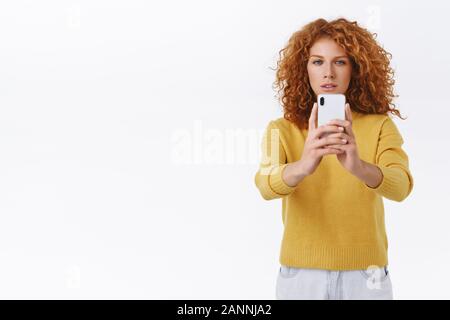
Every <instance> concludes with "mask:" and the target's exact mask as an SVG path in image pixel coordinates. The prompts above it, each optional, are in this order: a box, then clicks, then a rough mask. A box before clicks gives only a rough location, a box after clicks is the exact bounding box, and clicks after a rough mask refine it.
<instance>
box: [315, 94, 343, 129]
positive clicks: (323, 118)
mask: <svg viewBox="0 0 450 320" xmlns="http://www.w3.org/2000/svg"><path fill="white" fill-rule="evenodd" d="M317 107H318V110H317V113H318V117H317V126H318V127H320V126H321V125H324V124H326V123H327V122H328V121H330V120H333V119H340V120H345V95H343V94H341V93H334V94H332V93H329V94H328V93H323V94H319V95H318V96H317ZM329 134H330V133H329V132H326V133H324V134H323V135H322V136H321V138H323V137H326V136H327V135H329Z"/></svg>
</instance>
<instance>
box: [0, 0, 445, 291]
mask: <svg viewBox="0 0 450 320" xmlns="http://www.w3.org/2000/svg"><path fill="white" fill-rule="evenodd" d="M449 9H450V5H449V4H448V2H446V1H424V2H419V1H415V2H414V1H370V2H364V1H321V2H320V3H318V2H314V1H280V0H276V1H275V0H272V1H237V0H234V1H231V0H227V1H206V0H205V1H143V0H142V1H136V0H133V1H131V0H128V1H106V0H105V1H98V0H96V1H93V0H89V1H87V0H86V1H61V0H55V1H2V2H1V4H0V30H1V31H0V56H1V59H0V298H3V299H16V298H19V299H31V298H34V299H35V298H38V299H48V298H57V299H69V298H73V299H79V298H83V299H91V298H94V299H97V298H99V299H110V298H114V299H116V298H123V299H274V298H275V280H276V275H277V272H278V266H279V262H278V258H279V249H280V245H281V236H282V220H281V200H274V201H266V200H264V199H263V198H262V197H261V196H260V194H259V191H258V190H257V188H256V186H255V185H254V180H253V178H254V174H255V172H256V170H257V168H258V162H259V155H260V154H259V148H260V139H261V134H262V130H263V129H264V128H265V126H266V125H267V123H268V121H269V120H272V119H276V118H278V117H281V116H282V109H281V106H280V105H279V103H278V101H277V99H276V98H275V91H274V90H273V89H272V83H273V81H274V79H275V72H274V71H273V70H271V69H270V68H275V66H276V60H277V59H278V51H279V50H281V48H283V47H284V46H285V45H286V42H287V40H288V39H289V37H290V35H291V34H292V33H293V32H295V31H296V30H298V29H299V28H301V27H302V26H303V25H304V24H306V23H308V22H310V21H312V20H313V19H316V18H320V17H323V18H325V19H334V18H337V17H341V16H342V17H346V18H347V19H350V20H357V21H358V22H359V23H360V25H362V26H363V27H366V28H368V29H369V30H370V31H372V32H376V33H377V34H378V37H377V40H378V41H379V43H380V44H382V45H383V46H384V48H385V49H386V50H387V51H388V52H390V53H392V55H393V60H392V66H393V68H394V70H395V72H396V74H395V78H396V87H395V88H396V93H398V94H399V95H400V97H399V98H398V99H397V100H396V106H397V107H398V108H399V109H400V111H401V113H402V115H405V116H407V117H408V119H407V120H406V121H402V120H400V119H398V118H394V119H395V122H396V124H397V125H398V127H399V129H400V131H401V133H402V135H403V137H404V140H405V144H404V149H405V150H406V152H407V153H408V155H409V157H410V168H411V172H412V174H413V177H414V179H415V181H414V182H415V186H414V190H413V192H412V193H411V195H410V196H409V197H408V198H407V199H406V200H405V201H403V202H401V203H397V202H392V201H389V200H386V199H385V209H386V226H387V232H388V239H389V263H390V272H391V279H392V282H393V289H394V298H396V299H431V298H437V299H444V298H446V299H448V298H450V294H449V292H448V290H447V288H448V286H449V285H450V278H449V277H448V276H447V274H448V271H447V270H448V269H449V266H450V261H449V253H450V236H449V234H450V232H449V221H450V217H449V214H450V210H449V209H450V208H449V204H448V201H449V196H448V193H449V192H448V189H449V187H448V186H449V181H450V175H449V165H448V156H449V155H450V153H449V149H448V148H449V143H448V128H449V127H450V124H449V115H450V109H449V107H450V104H449V103H448V98H446V97H448V95H447V93H448V91H449V89H448V86H449V79H450V78H449V75H450V63H449V57H450V47H449V44H448V43H449V42H448V41H447V39H448V28H447V27H446V26H447V24H448V12H449Z"/></svg>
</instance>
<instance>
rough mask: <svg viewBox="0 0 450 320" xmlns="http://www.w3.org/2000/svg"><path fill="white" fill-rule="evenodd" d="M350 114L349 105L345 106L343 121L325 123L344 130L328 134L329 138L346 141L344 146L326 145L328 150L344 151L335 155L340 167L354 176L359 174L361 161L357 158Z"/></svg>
mask: <svg viewBox="0 0 450 320" xmlns="http://www.w3.org/2000/svg"><path fill="white" fill-rule="evenodd" d="M352 122H353V119H352V112H351V110H350V105H349V104H348V103H346V104H345V120H339V119H334V120H331V121H329V122H328V123H327V125H337V126H341V127H343V128H344V132H342V133H333V134H330V135H329V136H328V137H329V138H341V139H345V140H347V143H345V144H335V145H328V147H330V148H335V149H337V150H342V151H344V152H343V153H338V154H336V157H337V159H338V160H339V162H340V163H341V164H342V166H343V167H344V168H345V169H347V170H348V171H349V172H350V173H351V174H353V175H356V174H358V173H359V172H360V170H361V167H362V161H361V159H360V158H359V154H358V148H357V146H356V139H355V134H354V133H353V129H352Z"/></svg>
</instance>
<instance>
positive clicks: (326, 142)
mask: <svg viewBox="0 0 450 320" xmlns="http://www.w3.org/2000/svg"><path fill="white" fill-rule="evenodd" d="M346 144H348V140H345V139H341V138H329V137H327V138H325V139H321V140H317V141H316V142H314V143H313V148H323V147H330V146H333V145H346Z"/></svg>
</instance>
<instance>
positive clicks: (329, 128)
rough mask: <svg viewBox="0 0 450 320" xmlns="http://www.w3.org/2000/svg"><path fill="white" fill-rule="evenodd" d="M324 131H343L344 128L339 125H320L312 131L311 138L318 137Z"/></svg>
mask: <svg viewBox="0 0 450 320" xmlns="http://www.w3.org/2000/svg"><path fill="white" fill-rule="evenodd" d="M326 132H331V133H336V132H344V128H343V127H340V126H325V125H322V126H320V127H319V128H317V130H315V131H314V134H313V135H312V138H313V139H319V138H320V136H321V135H322V134H324V133H326Z"/></svg>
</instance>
